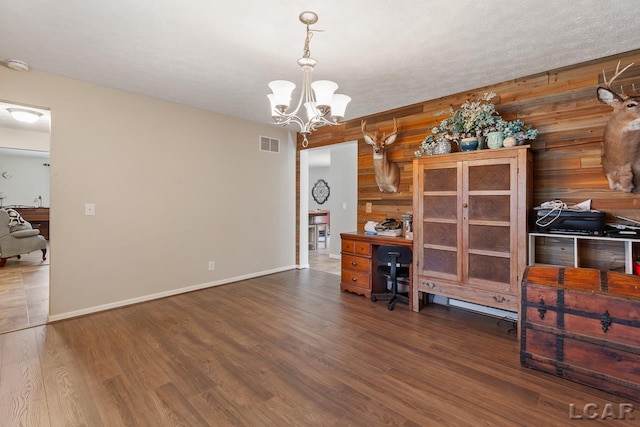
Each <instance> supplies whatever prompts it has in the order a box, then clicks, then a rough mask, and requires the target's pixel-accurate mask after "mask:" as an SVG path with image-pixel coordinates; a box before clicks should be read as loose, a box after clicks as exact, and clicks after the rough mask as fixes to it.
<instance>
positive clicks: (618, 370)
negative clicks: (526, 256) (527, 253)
mask: <svg viewBox="0 0 640 427" xmlns="http://www.w3.org/2000/svg"><path fill="white" fill-rule="evenodd" d="M521 325H522V335H521V350H520V361H521V363H522V365H523V366H526V367H529V368H533V369H537V370H540V371H544V372H548V373H550V374H554V375H557V376H560V377H562V378H566V379H569V380H572V381H576V382H579V383H582V384H586V385H589V386H592V387H595V388H598V389H601V390H604V391H607V392H609V393H613V394H617V395H620V396H623V397H626V398H629V399H633V400H635V401H638V402H640V278H639V277H638V276H633V275H630V274H623V273H616V272H604V271H600V270H595V269H590V268H568V267H566V268H565V267H542V266H532V267H528V269H527V271H526V272H525V275H524V278H523V281H522V321H521Z"/></svg>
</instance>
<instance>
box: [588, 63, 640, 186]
mask: <svg viewBox="0 0 640 427" xmlns="http://www.w3.org/2000/svg"><path fill="white" fill-rule="evenodd" d="M632 65H633V62H632V63H631V64H629V65H627V66H626V67H624V68H623V69H622V70H620V62H618V65H617V66H616V73H615V75H614V76H613V77H612V78H611V80H609V81H607V76H606V75H605V72H604V70H602V76H603V79H604V84H605V86H601V87H599V88H598V99H599V100H600V102H603V103H605V104H607V105H609V106H611V107H613V112H612V113H611V117H609V121H608V122H607V124H606V126H605V128H604V136H603V139H602V142H603V144H602V168H603V170H604V174H605V176H606V177H607V180H609V187H610V188H611V189H612V190H621V191H624V192H625V193H631V192H634V193H640V95H639V94H638V92H637V91H636V88H635V86H632V89H633V95H627V94H625V93H624V90H623V89H622V86H621V87H620V92H619V93H618V92H616V91H615V90H614V89H613V86H612V83H613V81H614V80H615V79H616V78H618V77H619V76H620V75H621V74H622V73H624V72H625V71H626V70H627V69H628V68H629V67H631V66H632Z"/></svg>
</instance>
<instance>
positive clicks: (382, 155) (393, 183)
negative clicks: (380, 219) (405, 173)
mask: <svg viewBox="0 0 640 427" xmlns="http://www.w3.org/2000/svg"><path fill="white" fill-rule="evenodd" d="M366 125H367V121H366V120H363V121H362V134H363V135H364V142H366V143H367V144H369V145H371V146H372V147H373V171H374V172H375V175H376V183H377V184H378V188H379V189H380V191H382V192H383V193H396V192H397V191H398V186H399V185H400V168H399V167H398V165H397V164H395V163H393V162H392V161H390V160H389V159H388V158H387V153H386V151H385V148H386V147H387V146H388V145H391V144H393V143H394V141H395V140H396V137H397V136H398V125H397V124H396V119H393V132H391V134H389V135H387V134H385V133H382V136H379V135H378V131H377V130H376V132H375V133H374V134H373V135H371V134H369V133H367V132H366V130H365V126H366Z"/></svg>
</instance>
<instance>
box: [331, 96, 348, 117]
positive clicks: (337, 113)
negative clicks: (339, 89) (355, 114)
mask: <svg viewBox="0 0 640 427" xmlns="http://www.w3.org/2000/svg"><path fill="white" fill-rule="evenodd" d="M349 102H351V97H349V96H347V95H343V94H341V93H336V94H335V95H333V99H332V101H331V117H335V118H338V119H342V118H343V117H344V114H345V112H346V111H347V104H348V103H349Z"/></svg>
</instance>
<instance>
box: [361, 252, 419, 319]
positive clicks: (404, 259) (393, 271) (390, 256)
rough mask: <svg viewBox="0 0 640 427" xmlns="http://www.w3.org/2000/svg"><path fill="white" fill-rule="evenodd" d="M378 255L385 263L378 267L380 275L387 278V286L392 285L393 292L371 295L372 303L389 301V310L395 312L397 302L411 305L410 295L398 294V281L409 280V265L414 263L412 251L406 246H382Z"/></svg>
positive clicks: (379, 259)
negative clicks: (380, 300) (394, 307)
mask: <svg viewBox="0 0 640 427" xmlns="http://www.w3.org/2000/svg"><path fill="white" fill-rule="evenodd" d="M376 254H377V258H378V261H380V262H382V263H384V264H382V265H379V266H378V273H380V274H382V275H383V276H385V277H386V278H387V286H388V285H389V284H391V292H389V291H387V292H383V293H375V294H371V301H377V300H378V299H383V300H388V301H389V302H388V303H387V308H388V309H389V310H393V306H394V305H395V303H396V302H401V303H404V304H409V295H407V294H401V293H399V292H398V279H402V278H406V279H408V278H409V264H411V262H412V261H413V255H412V254H411V250H410V249H409V248H408V247H406V246H400V245H381V246H380V247H378V250H377V251H376Z"/></svg>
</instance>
